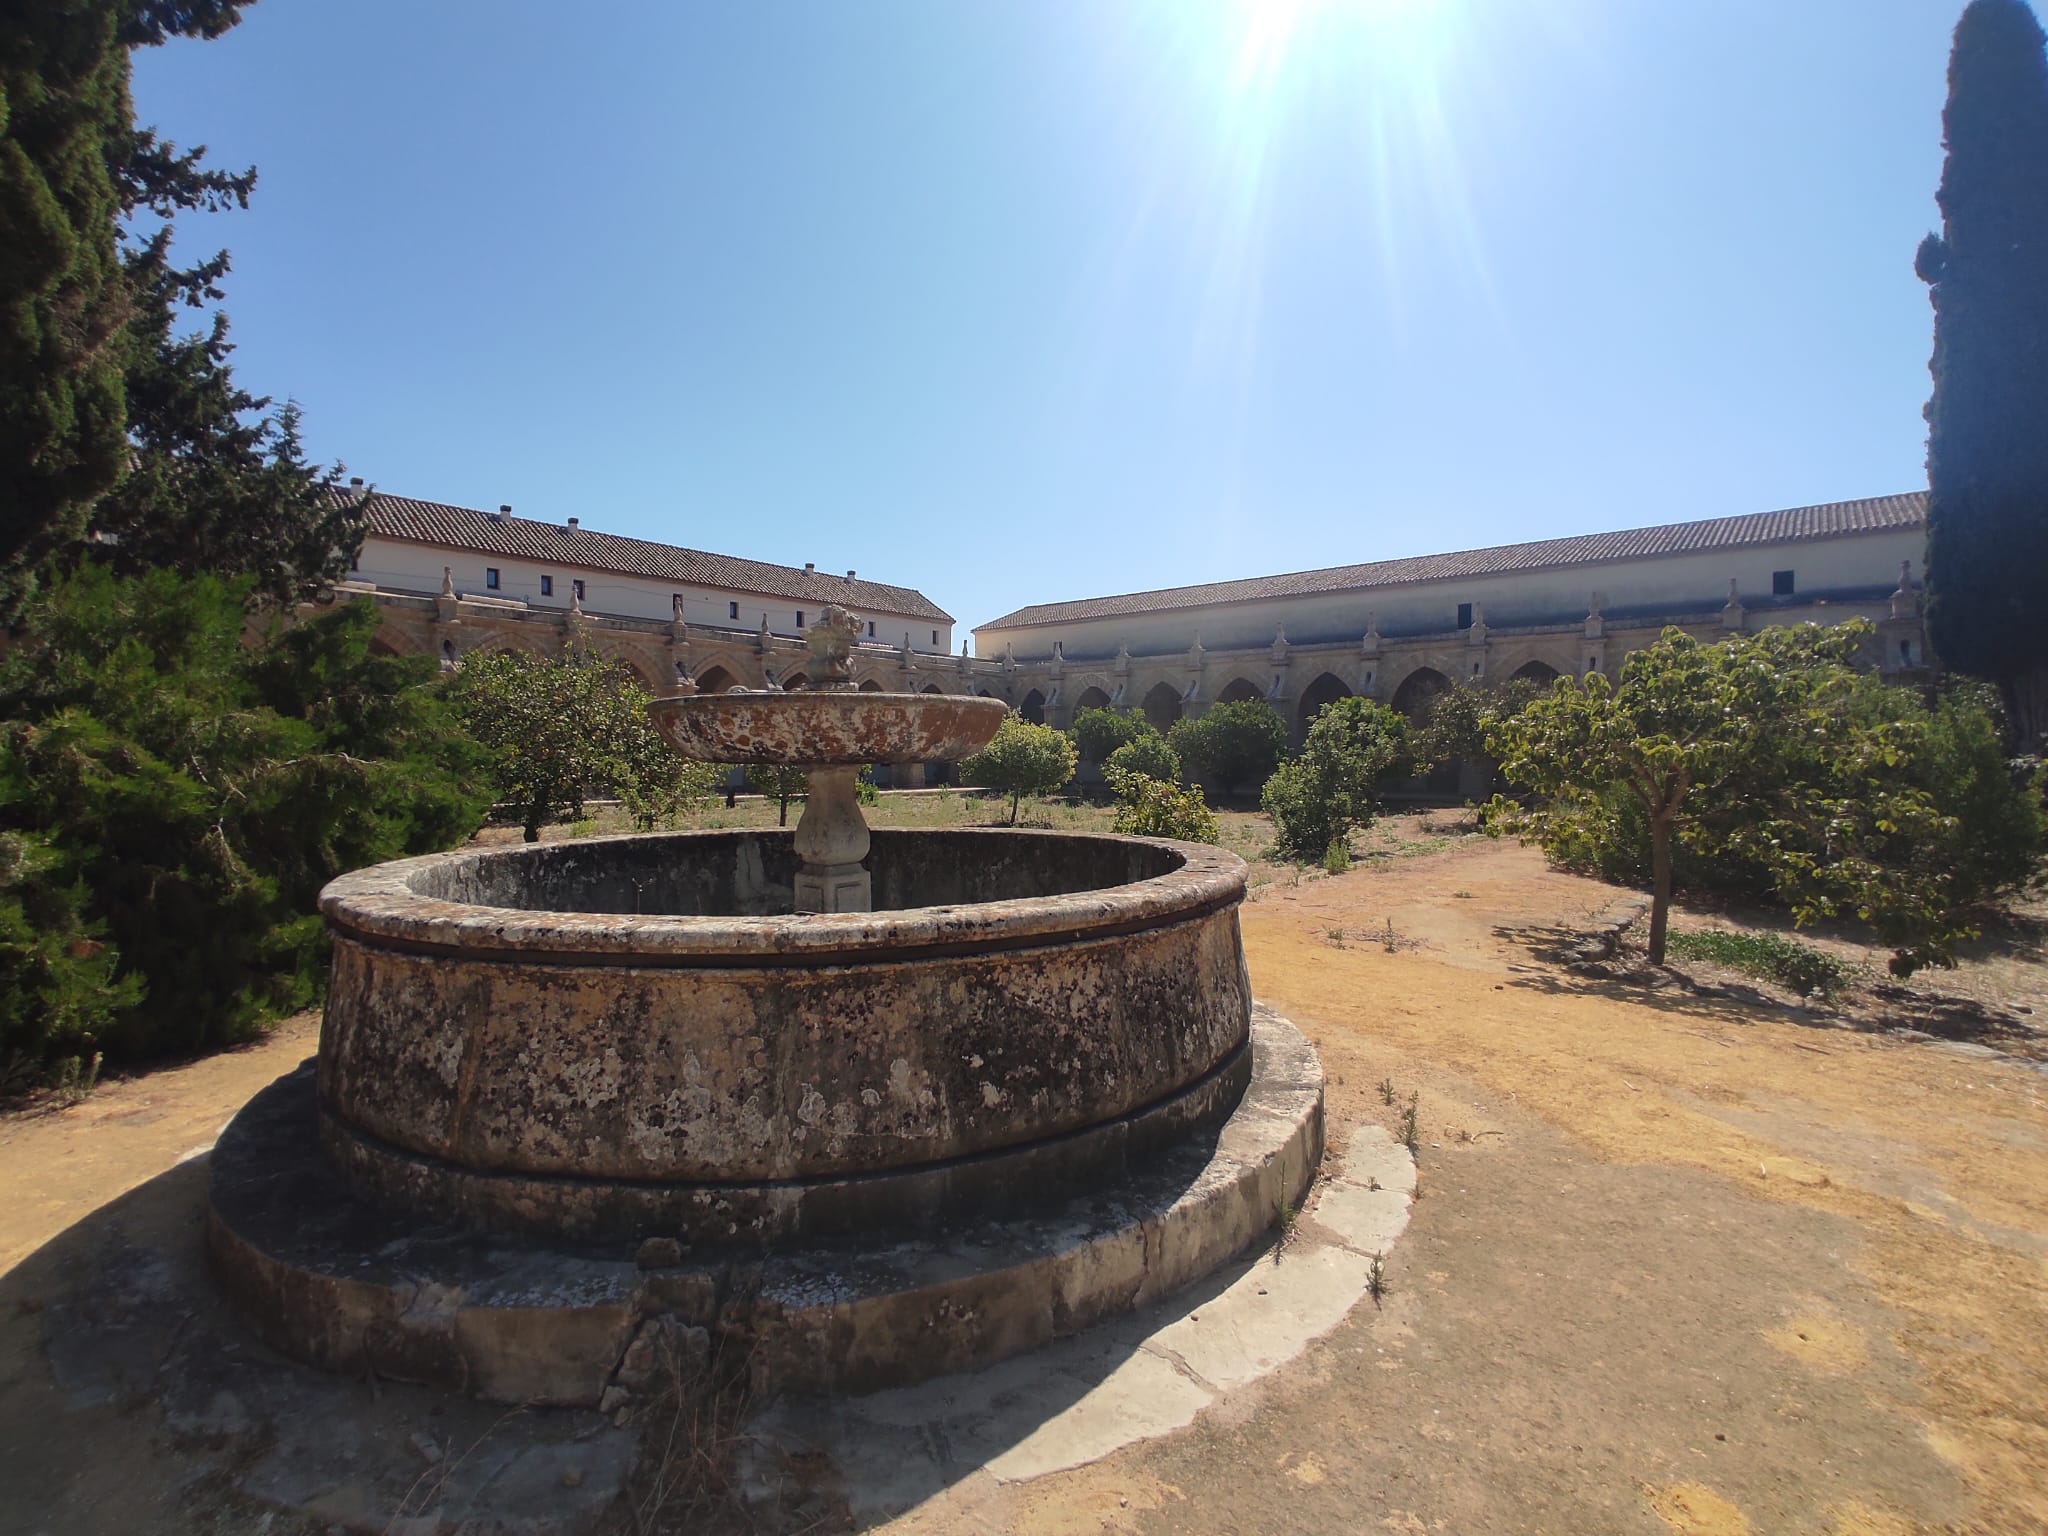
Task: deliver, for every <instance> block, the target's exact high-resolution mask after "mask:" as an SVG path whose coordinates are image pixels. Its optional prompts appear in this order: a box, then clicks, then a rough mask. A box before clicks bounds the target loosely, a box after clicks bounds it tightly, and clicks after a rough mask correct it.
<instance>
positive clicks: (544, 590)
mask: <svg viewBox="0 0 2048 1536" xmlns="http://www.w3.org/2000/svg"><path fill="white" fill-rule="evenodd" d="M540 595H541V596H542V597H553V596H554V595H555V578H554V577H552V576H543V577H541V579H540Z"/></svg>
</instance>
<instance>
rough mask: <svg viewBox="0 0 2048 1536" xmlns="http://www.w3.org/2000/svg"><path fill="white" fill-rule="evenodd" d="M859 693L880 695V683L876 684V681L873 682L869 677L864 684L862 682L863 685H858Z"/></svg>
mask: <svg viewBox="0 0 2048 1536" xmlns="http://www.w3.org/2000/svg"><path fill="white" fill-rule="evenodd" d="M859 691H860V692H862V693H880V692H881V691H882V685H881V684H880V683H878V682H876V681H875V680H874V679H873V678H872V677H871V678H869V679H868V680H867V681H866V682H864V683H862V684H861V685H860V690H859Z"/></svg>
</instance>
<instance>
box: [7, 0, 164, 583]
mask: <svg viewBox="0 0 2048 1536" xmlns="http://www.w3.org/2000/svg"><path fill="white" fill-rule="evenodd" d="M117 21H118V15H117V12H116V9H115V7H114V6H113V5H112V4H111V3H109V0H52V3H47V4H41V5H34V6H21V5H17V6H11V7H9V10H8V15H7V18H6V22H5V25H4V26H0V616H4V615H6V614H9V613H12V612H14V611H15V610H16V609H18V607H19V605H20V603H21V601H22V600H23V599H24V598H25V596H26V594H27V593H28V591H30V590H32V588H33V584H34V572H35V569H36V567H37V566H38V565H39V564H40V563H41V562H42V561H44V560H45V559H47V558H48V557H49V556H50V555H52V554H53V553H55V552H57V551H59V550H62V549H65V548H67V547H69V546H70V545H72V544H73V543H75V542H76V541H77V539H78V538H79V536H80V535H81V534H82V532H83V531H84V527H85V518H86V512H87V509H88V508H89V507H90V506H91V504H92V502H93V500H94V498H96V497H97V496H99V495H100V494H101V493H102V492H104V491H105V490H106V489H107V488H108V487H110V486H111V485H113V483H114V481H115V479H116V478H117V476H118V475H119V474H120V470H121V463H122V451H123V437H122V432H123V425H124V422H125V419H126V418H125V406H124V403H123V395H122V384H121V368H122V357H121V349H120V347H119V346H118V345H117V341H118V337H119V333H120V329H121V325H122V323H123V321H124V320H125V319H126V316H127V294H126V289H125V284H124V282H123V280H122V273H121V267H120V261H119V258H118V255H117V253H116V248H115V231H116V221H117V219H118V217H119V214H120V208H121V204H120V197H119V193H118V191H117V188H116V184H115V171H114V162H115V160H116V158H117V153H118V146H119V145H120V143H121V142H122V140H123V138H124V136H125V135H126V134H127V133H128V132H129V130H130V123H131V118H132V111H131V109H130V106H129V101H128V55H127V50H126V48H125V47H124V46H123V45H122V43H121V41H120V39H119V37H118V36H117V32H116V26H117Z"/></svg>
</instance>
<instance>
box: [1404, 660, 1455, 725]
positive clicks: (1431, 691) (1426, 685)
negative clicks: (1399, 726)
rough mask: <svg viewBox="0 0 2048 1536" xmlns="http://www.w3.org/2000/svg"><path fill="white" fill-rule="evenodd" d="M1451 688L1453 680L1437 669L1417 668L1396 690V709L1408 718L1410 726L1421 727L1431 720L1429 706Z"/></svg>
mask: <svg viewBox="0 0 2048 1536" xmlns="http://www.w3.org/2000/svg"><path fill="white" fill-rule="evenodd" d="M1450 686H1451V680H1450V679H1449V678H1447V677H1445V676H1444V675H1443V673H1441V672H1439V671H1437V669H1436V668H1435V667H1417V668H1416V669H1415V670H1414V671H1413V672H1410V673H1409V674H1408V675H1407V676H1406V677H1405V678H1403V679H1402V680H1401V686H1400V687H1398V688H1396V689H1395V690H1394V708H1395V709H1396V710H1397V711H1399V712H1400V713H1401V714H1404V715H1406V716H1407V717H1408V723H1409V724H1410V725H1421V724H1422V723H1423V722H1424V721H1425V720H1427V719H1428V718H1429V706H1430V705H1431V704H1433V703H1435V702H1436V697H1437V695H1438V694H1440V693H1443V692H1445V691H1446V690H1448V689H1449V688H1450Z"/></svg>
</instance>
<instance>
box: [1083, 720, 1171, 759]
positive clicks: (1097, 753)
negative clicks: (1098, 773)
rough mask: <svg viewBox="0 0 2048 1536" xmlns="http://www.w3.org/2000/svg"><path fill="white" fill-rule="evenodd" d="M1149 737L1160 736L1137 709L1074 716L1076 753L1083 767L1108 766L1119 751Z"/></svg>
mask: <svg viewBox="0 0 2048 1536" xmlns="http://www.w3.org/2000/svg"><path fill="white" fill-rule="evenodd" d="M1147 734H1151V735H1154V736H1156V735H1158V734H1159V733H1158V732H1157V731H1155V730H1153V728H1152V722H1151V721H1150V720H1147V719H1146V718H1145V717H1144V716H1143V715H1142V714H1140V713H1138V711H1136V710H1135V709H1084V710H1082V711H1081V712H1080V713H1079V714H1077V715H1075V716H1074V729H1073V732H1072V735H1073V738H1074V750H1075V751H1076V752H1077V753H1079V754H1080V759H1081V761H1082V762H1084V763H1106V762H1108V761H1109V755H1110V753H1112V752H1114V751H1115V750H1116V749H1117V748H1118V747H1121V746H1123V745H1125V744H1126V743H1127V742H1132V741H1136V740H1137V739H1138V738H1139V737H1140V736H1144V735H1147Z"/></svg>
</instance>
